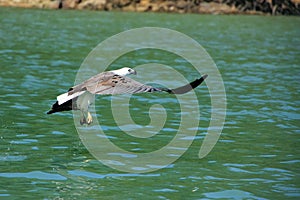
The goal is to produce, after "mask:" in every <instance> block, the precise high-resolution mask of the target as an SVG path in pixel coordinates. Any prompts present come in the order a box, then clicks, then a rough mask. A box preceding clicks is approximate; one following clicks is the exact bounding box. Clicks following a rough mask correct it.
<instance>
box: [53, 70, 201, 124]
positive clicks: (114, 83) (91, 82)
mask: <svg viewBox="0 0 300 200" xmlns="http://www.w3.org/2000/svg"><path fill="white" fill-rule="evenodd" d="M130 74H136V71H135V70H134V69H131V68H128V67H124V68H121V69H118V70H112V71H106V72H102V73H100V74H97V75H95V76H92V77H91V78H89V79H88V80H86V81H84V82H82V83H80V84H78V85H75V86H73V87H71V88H70V89H69V91H68V92H66V93H64V94H61V95H59V96H57V101H56V102H55V103H54V104H53V105H52V108H51V110H50V111H48V112H47V114H52V113H55V112H62V111H69V110H80V111H81V113H82V114H81V119H80V124H81V125H83V124H88V125H89V124H91V123H92V122H93V118H92V115H91V113H90V112H89V111H88V109H89V106H90V105H91V104H92V103H93V100H94V96H95V95H96V94H99V95H115V94H135V93H143V92H167V93H169V94H184V93H187V92H189V91H190V90H192V89H194V88H196V87H197V86H198V85H200V84H201V83H202V82H203V81H204V79H205V78H206V77H207V75H206V74H205V75H203V76H202V77H201V78H199V79H196V80H195V81H193V82H190V83H188V84H186V85H184V86H182V87H178V88H175V89H168V88H156V87H152V86H150V85H145V84H143V83H140V82H137V81H135V80H133V79H131V78H129V77H127V75H130Z"/></svg>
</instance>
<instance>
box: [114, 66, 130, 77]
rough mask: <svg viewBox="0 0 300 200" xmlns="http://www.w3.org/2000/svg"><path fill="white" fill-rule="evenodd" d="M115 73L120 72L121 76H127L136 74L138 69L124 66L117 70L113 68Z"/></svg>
mask: <svg viewBox="0 0 300 200" xmlns="http://www.w3.org/2000/svg"><path fill="white" fill-rule="evenodd" d="M112 72H113V73H115V74H118V75H120V76H127V75H130V74H135V75H136V71H135V70H134V69H131V68H129V67H123V68H121V69H117V70H113V71H112Z"/></svg>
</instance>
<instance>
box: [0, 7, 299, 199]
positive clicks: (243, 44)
mask: <svg viewBox="0 0 300 200" xmlns="http://www.w3.org/2000/svg"><path fill="white" fill-rule="evenodd" d="M299 25H300V18H297V17H268V16H212V15H173V14H151V13H149V14H147V13H146V14H137V13H107V12H88V11H61V10H60V11H53V10H24V9H10V8H0V27H1V28H0V38H1V43H0V72H1V76H0V83H1V84H0V86H1V89H0V107H1V109H0V116H1V119H0V125H1V126H0V132H1V137H0V145H1V146H0V148H1V152H0V167H1V168H0V197H1V199H2V198H3V199H55V198H63V199H142V198H143V199H218V198H222V199H298V198H299V197H300V183H299V182H300V181H299V176H300V170H299V167H300V164H299V163H300V149H299V142H300V141H299V134H300V130H299V120H300V112H299V111H300V106H299V105H300V98H299V91H300V86H299V83H300V78H299V77H300V37H299V35H300V28H299V27H300V26H299ZM144 26H158V27H165V28H170V29H174V30H177V31H180V32H182V33H184V34H186V35H188V36H190V37H192V38H193V39H195V40H197V41H198V42H199V43H200V44H201V45H203V47H205V49H206V50H207V51H208V52H209V54H210V55H211V56H212V58H213V59H214V61H215V63H216V64H217V66H218V68H219V70H220V72H221V75H222V78H223V80H224V84H225V88H226V94H227V116H226V123H225V127H224V130H223V132H222V135H221V137H220V139H219V141H218V143H217V145H216V146H215V147H214V149H213V151H212V152H210V154H209V155H208V156H206V157H205V158H203V159H199V158H198V151H199V147H200V146H201V143H202V141H203V138H204V134H205V132H206V131H207V127H208V123H209V120H210V98H209V94H208V91H207V88H206V86H205V85H204V86H201V87H200V88H199V89H197V91H196V94H197V96H198V99H199V100H200V101H199V102H201V105H200V113H201V121H200V124H199V128H198V132H197V137H196V139H195V140H194V142H193V143H192V145H191V146H190V148H189V149H188V151H187V152H186V153H185V154H183V156H182V157H181V158H180V159H178V160H177V161H176V162H174V163H173V164H171V165H169V166H168V167H167V168H164V169H160V170H157V171H154V172H151V173H145V174H135V173H129V174H128V173H124V172H120V171H117V170H114V169H111V168H109V167H107V166H105V165H103V164H102V163H100V162H99V161H97V160H96V159H95V158H94V157H93V156H92V155H91V154H90V153H89V152H88V150H87V149H86V148H85V146H84V145H83V144H82V142H81V140H80V139H79V136H78V134H77V131H76V129H75V126H74V122H73V116H72V113H70V112H66V113H61V114H56V115H51V116H48V115H46V114H45V112H46V111H47V110H48V109H49V108H50V106H51V104H52V103H53V101H54V100H55V97H56V96H57V95H58V94H60V93H62V92H64V91H65V90H66V89H68V88H69V87H70V86H72V85H73V83H74V80H75V76H76V73H77V70H78V68H79V66H80V64H81V63H82V61H83V60H84V58H85V57H86V56H87V55H88V53H89V52H90V51H91V50H92V49H93V48H94V47H95V46H96V45H97V44H98V43H99V42H101V41H103V40H105V39H106V38H107V37H110V36H112V35H114V34H117V33H119V32H121V31H125V30H128V29H131V28H137V27H144ZM141 55H142V56H144V57H139V56H141ZM158 58H161V57H159V56H158V57H157V56H156V54H155V53H153V52H146V53H145V52H142V53H140V54H139V53H136V54H135V53H133V54H131V55H128V56H127V57H126V56H125V57H124V58H122V60H121V61H122V62H119V63H116V64H115V65H118V64H124V65H127V66H134V65H136V64H141V63H147V62H150V61H151V62H153V61H157V62H158V61H159V60H157V59H158ZM164 59H165V60H168V62H166V61H163V62H165V63H166V64H168V65H170V66H173V67H174V68H178V69H184V70H183V71H184V74H185V76H187V78H188V79H189V80H190V79H192V78H193V73H194V71H192V70H191V68H190V67H189V64H188V63H186V62H184V61H182V60H180V59H178V58H177V59H176V57H175V58H174V55H171V54H166V55H164ZM153 73H155V72H153ZM155 77H156V78H157V79H163V78H164V77H163V75H160V73H157V74H155ZM132 98H133V99H132V101H131V103H132V104H134V103H136V104H137V105H140V103H143V105H148V103H147V102H148V101H149V103H161V104H163V105H164V106H166V107H167V108H168V109H169V110H168V109H167V111H171V112H177V111H178V104H177V103H176V99H175V100H174V99H172V97H168V96H167V95H163V96H160V97H159V99H155V95H154V96H153V95H150V96H149V95H148V96H147V95H142V94H139V95H137V96H134V97H132ZM163 98H166V99H168V98H169V100H162V99H163ZM170 98H171V99H170ZM108 102H109V98H108V97H105V98H101V97H99V98H97V106H98V107H96V108H97V109H99V110H101V112H99V116H98V118H99V120H101V121H102V122H103V123H106V127H107V130H108V134H109V135H110V136H111V137H112V140H114V141H115V142H116V144H118V145H119V146H121V147H122V148H127V149H133V151H136V152H139V151H141V152H144V151H145V152H147V151H153V150H155V149H157V148H159V147H161V146H163V145H164V144H166V143H168V142H169V141H170V140H171V139H172V137H174V134H175V133H174V131H176V127H177V125H178V123H180V119H179V118H177V117H176V115H172V116H170V120H171V122H170V123H169V124H167V125H170V126H171V128H166V129H165V131H162V133H161V134H160V135H159V137H157V138H155V137H154V138H152V140H151V142H147V141H146V142H142V140H141V139H140V140H138V142H134V143H133V142H132V141H131V140H130V137H126V136H124V134H122V132H120V131H119V130H117V129H115V127H114V124H113V123H110V120H111V119H110V118H109V117H106V113H109V112H110V111H109V110H107V109H105V108H106V107H105V106H106V105H108ZM174 102H175V103H174ZM147 109H149V107H148V108H147V106H146V108H144V106H137V107H136V108H132V113H135V119H134V120H135V121H136V122H137V123H140V124H143V123H146V122H147V120H148V121H149V117H148V115H147ZM33 197H34V198H33Z"/></svg>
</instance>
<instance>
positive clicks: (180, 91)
mask: <svg viewBox="0 0 300 200" xmlns="http://www.w3.org/2000/svg"><path fill="white" fill-rule="evenodd" d="M207 76H208V75H207V74H205V75H203V76H202V77H201V78H199V79H196V80H194V81H193V82H190V83H188V84H186V85H184V86H181V87H178V88H175V89H168V88H161V90H162V91H165V92H168V93H170V94H184V93H187V92H189V91H191V90H192V89H194V88H196V87H198V86H199V85H200V84H201V83H202V82H203V81H204V80H205V79H206V78H207Z"/></svg>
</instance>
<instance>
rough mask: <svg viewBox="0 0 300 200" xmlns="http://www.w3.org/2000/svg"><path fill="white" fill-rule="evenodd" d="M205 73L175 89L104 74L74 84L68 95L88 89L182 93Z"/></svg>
mask: <svg viewBox="0 0 300 200" xmlns="http://www.w3.org/2000/svg"><path fill="white" fill-rule="evenodd" d="M206 77H207V75H204V76H202V77H201V78H199V79H196V80H195V81H193V82H191V83H188V84H186V85H184V86H182V87H178V88H175V89H169V88H156V87H152V86H150V85H145V84H142V83H140V82H137V81H135V80H133V79H131V78H129V77H126V76H119V75H116V74H106V75H102V76H101V77H97V76H95V77H92V78H90V79H89V80H87V81H85V82H84V83H82V84H80V85H77V86H74V87H73V88H71V89H70V91H69V92H68V94H69V95H73V94H75V93H78V92H79V93H81V92H83V91H88V92H90V93H92V94H99V95H108V94H109V95H115V94H135V93H144V92H168V93H170V94H184V93H187V92H189V91H190V90H192V89H194V88H196V87H197V86H199V85H200V84H201V83H202V82H203V81H204V79H205V78H206Z"/></svg>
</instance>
